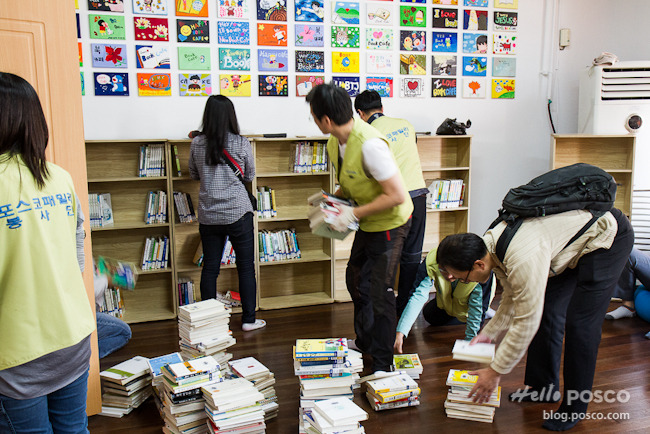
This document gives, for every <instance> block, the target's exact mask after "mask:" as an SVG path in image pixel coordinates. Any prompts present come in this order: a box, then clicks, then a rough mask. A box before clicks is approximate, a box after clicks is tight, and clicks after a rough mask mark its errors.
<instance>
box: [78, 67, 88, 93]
mask: <svg viewBox="0 0 650 434" xmlns="http://www.w3.org/2000/svg"><path fill="white" fill-rule="evenodd" d="M79 75H80V78H81V96H84V95H85V94H86V79H85V78H84V73H83V71H81V72H79Z"/></svg>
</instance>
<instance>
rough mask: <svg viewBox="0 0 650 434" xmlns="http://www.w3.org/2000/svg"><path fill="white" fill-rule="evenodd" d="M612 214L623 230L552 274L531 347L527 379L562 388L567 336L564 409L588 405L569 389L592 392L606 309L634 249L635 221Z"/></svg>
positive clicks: (539, 385)
mask: <svg viewBox="0 0 650 434" xmlns="http://www.w3.org/2000/svg"><path fill="white" fill-rule="evenodd" d="M612 214H613V215H614V217H615V218H616V221H617V222H618V233H617V234H616V238H615V239H614V243H613V244H612V246H611V248H609V249H607V250H606V249H598V250H596V251H593V252H591V253H589V254H587V255H584V256H583V257H582V258H580V260H579V261H578V265H577V267H576V268H575V269H567V270H566V271H564V272H563V273H562V274H560V275H559V276H555V277H552V278H550V279H548V283H547V285H546V295H545V299H544V313H543V315H542V321H541V324H540V326H539V330H538V332H537V334H536V335H535V338H534V339H533V341H532V343H531V344H530V347H529V348H528V358H527V359H526V378H525V384H527V385H529V386H531V387H533V388H534V389H537V390H540V389H542V388H543V387H546V390H548V388H549V387H551V386H552V387H553V390H555V391H557V390H559V386H560V378H559V372H560V359H561V356H562V338H563V336H565V339H564V340H565V344H564V346H565V349H564V395H563V402H562V405H561V406H560V410H559V411H563V412H571V413H583V412H585V411H586V410H587V404H588V403H587V402H582V401H581V400H579V399H578V400H575V399H574V400H572V401H571V402H569V400H568V399H567V396H568V393H569V392H572V393H581V392H582V391H591V387H592V385H593V381H594V373H595V371H596V359H597V356H598V345H599V344H600V337H601V329H602V324H603V320H604V318H605V312H606V311H607V306H608V305H609V300H610V298H611V296H612V292H613V291H614V287H615V286H616V282H617V281H618V278H619V277H620V275H621V271H622V270H623V267H624V266H625V263H626V261H627V259H628V256H629V255H630V252H631V251H632V245H633V243H634V232H633V230H632V227H631V225H630V222H629V221H628V219H627V217H625V216H624V215H623V214H622V213H621V212H620V211H619V210H617V209H614V210H612Z"/></svg>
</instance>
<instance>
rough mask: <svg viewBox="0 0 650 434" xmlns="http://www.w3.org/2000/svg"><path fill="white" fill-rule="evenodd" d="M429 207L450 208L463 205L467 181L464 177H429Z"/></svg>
mask: <svg viewBox="0 0 650 434" xmlns="http://www.w3.org/2000/svg"><path fill="white" fill-rule="evenodd" d="M426 184H427V185H428V189H429V193H428V194H427V207H428V208H432V209H449V208H458V207H461V206H463V203H464V195H465V183H464V182H463V180H462V179H428V180H426Z"/></svg>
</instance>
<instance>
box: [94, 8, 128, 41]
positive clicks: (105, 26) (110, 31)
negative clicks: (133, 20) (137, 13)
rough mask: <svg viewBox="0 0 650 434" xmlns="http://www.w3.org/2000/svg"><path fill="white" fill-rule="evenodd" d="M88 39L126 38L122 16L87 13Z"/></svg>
mask: <svg viewBox="0 0 650 434" xmlns="http://www.w3.org/2000/svg"><path fill="white" fill-rule="evenodd" d="M88 23H89V25H90V27H89V28H90V39H126V31H125V28H124V17H123V16H119V15H95V14H89V15H88Z"/></svg>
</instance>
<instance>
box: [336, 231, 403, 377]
mask: <svg viewBox="0 0 650 434" xmlns="http://www.w3.org/2000/svg"><path fill="white" fill-rule="evenodd" d="M410 225H411V220H410V219H409V221H407V222H406V223H405V224H404V225H402V226H399V227H397V228H395V229H391V230H390V231H383V232H364V231H361V230H360V231H358V232H357V233H356V235H355V237H354V243H353V244H352V250H351V252H350V260H349V261H348V266H347V269H346V272H345V281H346V284H347V287H348V292H349V293H350V296H351V297H352V302H353V303H354V331H355V333H356V335H357V338H356V344H357V346H358V347H359V348H360V349H361V350H362V351H363V352H364V353H368V354H370V355H371V356H372V359H373V366H372V370H373V372H374V371H390V367H391V366H392V364H393V344H394V343H395V327H396V322H395V292H394V291H393V286H394V283H395V273H396V271H397V265H398V263H399V258H400V254H401V252H402V246H403V245H404V239H405V238H406V234H407V233H408V230H409V227H410Z"/></svg>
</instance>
